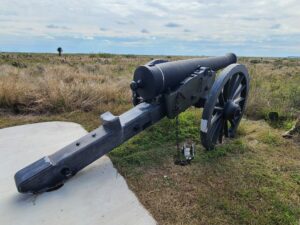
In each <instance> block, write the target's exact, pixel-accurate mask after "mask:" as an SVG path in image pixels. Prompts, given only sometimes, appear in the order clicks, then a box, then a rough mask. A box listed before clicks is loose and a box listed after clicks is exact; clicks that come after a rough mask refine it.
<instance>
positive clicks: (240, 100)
mask: <svg viewBox="0 0 300 225" xmlns="http://www.w3.org/2000/svg"><path fill="white" fill-rule="evenodd" d="M244 100H245V98H242V97H238V98H236V99H234V100H233V102H234V103H235V104H239V103H240V102H242V101H244Z"/></svg>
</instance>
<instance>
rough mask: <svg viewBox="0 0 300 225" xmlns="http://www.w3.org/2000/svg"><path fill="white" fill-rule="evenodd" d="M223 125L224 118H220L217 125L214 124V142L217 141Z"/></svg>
mask: <svg viewBox="0 0 300 225" xmlns="http://www.w3.org/2000/svg"><path fill="white" fill-rule="evenodd" d="M221 126H222V120H218V122H217V123H216V124H215V126H213V129H212V130H211V136H212V142H213V143H216V142H217V139H218V137H219V132H220V128H221Z"/></svg>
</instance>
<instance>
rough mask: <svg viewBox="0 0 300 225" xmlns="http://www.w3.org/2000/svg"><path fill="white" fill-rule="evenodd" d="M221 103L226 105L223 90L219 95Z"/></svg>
mask: <svg viewBox="0 0 300 225" xmlns="http://www.w3.org/2000/svg"><path fill="white" fill-rule="evenodd" d="M218 99H219V104H220V105H221V106H224V105H225V100H224V96H223V93H222V92H221V93H220V95H219V98H218Z"/></svg>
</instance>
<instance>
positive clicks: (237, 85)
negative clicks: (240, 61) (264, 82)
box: [230, 74, 243, 98]
mask: <svg viewBox="0 0 300 225" xmlns="http://www.w3.org/2000/svg"><path fill="white" fill-rule="evenodd" d="M242 79H243V76H242V75H241V74H238V75H237V79H236V80H235V82H234V84H233V86H232V89H231V94H230V97H232V98H234V97H233V95H234V93H235V92H236V90H237V89H238V87H239V86H240V84H241V82H242Z"/></svg>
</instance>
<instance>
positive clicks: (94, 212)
mask: <svg viewBox="0 0 300 225" xmlns="http://www.w3.org/2000/svg"><path fill="white" fill-rule="evenodd" d="M84 134H86V131H85V130H84V129H83V128H82V127H81V126H80V125H78V124H75V123H67V122H48V123H37V124H31V125H24V126H16V127H11V128H5V129H0V224H1V225H27V224H28V225H41V224H49V225H50V224H51V225H56V224H59V225H67V224H70V225H71V224H72V225H77V224H80V225H85V224H86V225H96V224H101V225H102V224H107V225H108V224H109V225H127V224H128V225H134V224H138V225H144V224H145V225H148V224H149V225H150V224H151V225H152V224H156V222H155V220H154V219H153V218H152V217H151V215H150V214H149V213H148V211H147V210H146V209H145V208H144V207H143V206H142V205H141V204H140V203H139V201H138V199H137V198H136V196H135V195H134V194H133V192H131V191H130V190H129V189H128V186H127V184H126V182H125V180H124V178H123V177H122V176H121V175H120V174H119V173H118V172H117V171H116V169H115V168H114V167H113V165H112V163H111V161H110V159H109V158H108V157H106V156H105V157H102V158H101V159H99V160H97V161H96V162H94V163H93V164H91V165H89V166H88V167H86V168H85V169H84V170H82V171H81V172H79V173H78V174H77V175H76V176H75V177H73V178H72V179H70V180H69V181H68V182H67V183H66V184H65V185H64V186H63V187H62V188H61V189H59V190H56V191H53V192H47V193H43V194H39V195H31V194H19V193H18V192H17V189H16V187H15V184H14V179H13V177H14V174H15V172H16V171H18V170H19V169H21V168H22V167H24V166H26V165H28V164H30V163H32V162H33V161H35V160H37V159H39V158H41V157H42V156H44V155H48V154H51V153H53V152H55V151H56V150H58V149H59V148H61V147H63V146H65V145H67V144H69V143H70V142H72V141H74V140H76V139H77V138H79V137H81V136H83V135H84Z"/></svg>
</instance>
